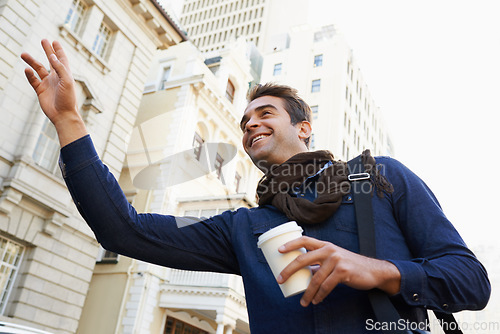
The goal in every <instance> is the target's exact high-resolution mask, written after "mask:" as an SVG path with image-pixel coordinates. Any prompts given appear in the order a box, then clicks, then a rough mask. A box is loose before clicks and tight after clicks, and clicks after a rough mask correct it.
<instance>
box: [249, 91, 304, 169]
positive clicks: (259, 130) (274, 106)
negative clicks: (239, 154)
mask: <svg viewBox="0 0 500 334" xmlns="http://www.w3.org/2000/svg"><path fill="white" fill-rule="evenodd" d="M304 123H307V124H305V125H304ZM241 129H242V130H243V148H244V149H245V152H247V154H248V156H249V157H250V158H251V159H252V161H253V162H254V164H255V165H256V166H257V167H258V168H260V169H261V170H263V171H264V172H265V170H264V169H269V168H270V167H271V166H272V165H274V164H281V163H283V162H285V161H286V160H288V159H289V158H291V157H292V156H294V155H295V154H297V153H300V152H306V151H307V150H308V149H307V147H306V145H305V143H304V139H305V138H307V137H309V135H310V125H309V123H308V122H299V123H297V124H296V125H293V124H292V123H291V119H290V115H289V114H288V112H287V111H286V110H285V108H284V104H283V100H282V99H281V98H279V97H275V96H262V97H259V98H257V99H255V100H253V101H251V102H250V103H249V104H248V106H247V108H246V109H245V113H244V114H243V118H242V120H241Z"/></svg>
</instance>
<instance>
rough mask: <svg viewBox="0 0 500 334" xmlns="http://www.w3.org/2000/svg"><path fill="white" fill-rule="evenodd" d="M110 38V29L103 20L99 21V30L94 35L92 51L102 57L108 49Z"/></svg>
mask: <svg viewBox="0 0 500 334" xmlns="http://www.w3.org/2000/svg"><path fill="white" fill-rule="evenodd" d="M110 39H111V29H110V28H109V27H108V26H107V25H106V24H105V23H104V22H101V26H100V27H99V31H98V32H97V35H96V36H95V40H94V45H92V51H94V52H95V53H97V54H98V55H99V56H101V57H104V55H105V53H106V50H107V49H108V45H109V40H110Z"/></svg>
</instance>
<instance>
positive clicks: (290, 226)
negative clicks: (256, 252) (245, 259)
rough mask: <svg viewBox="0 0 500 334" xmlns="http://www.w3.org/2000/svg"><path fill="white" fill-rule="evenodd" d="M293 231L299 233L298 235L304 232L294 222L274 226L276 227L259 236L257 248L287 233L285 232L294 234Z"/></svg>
mask: <svg viewBox="0 0 500 334" xmlns="http://www.w3.org/2000/svg"><path fill="white" fill-rule="evenodd" d="M295 231H300V233H302V232H303V231H304V230H303V229H302V227H300V226H299V225H297V222H295V221H290V222H288V223H285V224H281V225H279V226H276V227H274V228H272V229H270V230H269V231H267V232H265V233H263V234H261V235H260V236H259V239H258V241H257V247H259V248H260V245H262V244H263V243H264V242H266V241H267V240H269V239H271V238H274V237H275V236H277V235H280V234H283V233H287V232H295Z"/></svg>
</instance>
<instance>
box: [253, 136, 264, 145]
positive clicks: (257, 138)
mask: <svg viewBox="0 0 500 334" xmlns="http://www.w3.org/2000/svg"><path fill="white" fill-rule="evenodd" d="M267 136H268V135H259V136H257V137H255V138H254V139H253V140H252V145H253V144H254V143H255V142H256V141H257V140H259V139H262V138H265V137H267Z"/></svg>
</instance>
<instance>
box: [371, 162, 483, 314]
mask: <svg viewBox="0 0 500 334" xmlns="http://www.w3.org/2000/svg"><path fill="white" fill-rule="evenodd" d="M377 162H379V159H377ZM381 162H382V164H383V165H384V167H385V174H386V177H387V178H388V180H389V181H390V182H391V183H392V184H393V186H394V192H393V194H392V196H391V197H392V201H393V208H394V215H395V218H396V220H397V222H398V223H399V225H400V228H401V230H402V232H403V235H404V238H405V240H406V243H407V245H408V247H409V250H410V252H411V254H412V255H413V259H412V260H411V261H404V260H391V262H392V263H394V264H395V265H396V266H397V267H398V269H399V271H400V272H401V291H400V295H401V297H402V298H403V299H404V300H405V302H406V303H407V304H409V305H413V306H424V307H427V308H429V309H435V310H440V311H443V312H457V311H461V310H465V309H468V310H478V309H482V308H484V307H485V306H486V304H487V302H488V300H489V296H490V292H491V287H490V282H489V280H488V275H487V273H486V269H485V268H484V267H483V265H482V264H481V263H480V262H479V261H478V259H477V258H476V257H475V255H474V254H473V253H472V252H471V251H470V250H469V249H468V247H467V246H466V244H465V243H464V241H463V240H462V238H461V237H460V235H459V233H458V232H457V230H456V229H455V228H454V227H453V225H452V224H451V222H450V221H449V220H448V219H447V218H446V216H445V214H444V212H443V210H442V209H441V206H440V205H439V203H438V201H437V199H436V197H435V196H434V194H433V193H432V192H431V190H430V189H429V188H428V187H427V185H426V184H425V183H424V182H423V181H422V180H421V179H420V178H419V177H418V176H417V175H415V174H414V173H413V172H411V171H410V170H409V169H408V168H407V167H405V166H404V165H402V164H401V163H399V162H398V161H396V160H394V159H389V158H383V159H382V161H381ZM457 191H458V189H457ZM464 209H467V208H464Z"/></svg>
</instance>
